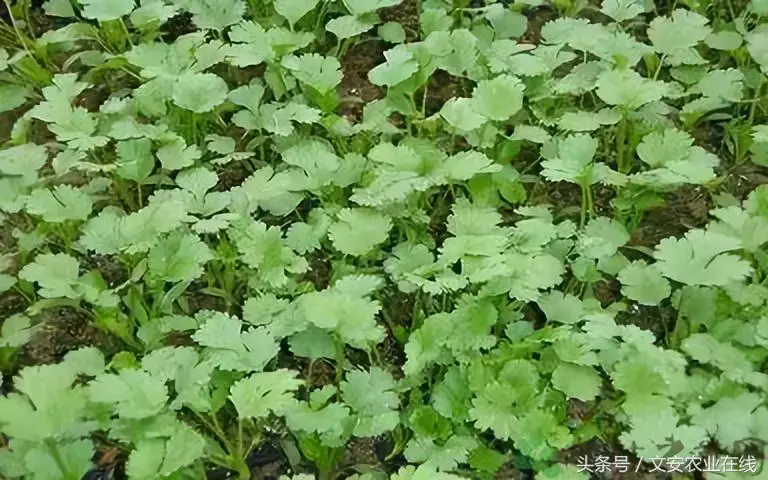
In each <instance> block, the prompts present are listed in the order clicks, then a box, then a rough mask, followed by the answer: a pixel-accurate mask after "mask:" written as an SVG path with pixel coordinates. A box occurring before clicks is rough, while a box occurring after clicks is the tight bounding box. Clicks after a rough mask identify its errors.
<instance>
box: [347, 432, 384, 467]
mask: <svg viewBox="0 0 768 480" xmlns="http://www.w3.org/2000/svg"><path fill="white" fill-rule="evenodd" d="M391 451H392V442H391V440H390V438H389V436H388V435H379V436H378V437H368V438H352V439H351V440H350V441H349V442H348V443H347V447H346V449H345V450H344V454H343V456H342V457H341V462H340V463H341V465H343V466H345V467H351V466H354V465H369V466H373V467H376V466H380V465H381V464H382V463H383V462H384V459H385V458H386V457H387V455H389V453H390V452H391Z"/></svg>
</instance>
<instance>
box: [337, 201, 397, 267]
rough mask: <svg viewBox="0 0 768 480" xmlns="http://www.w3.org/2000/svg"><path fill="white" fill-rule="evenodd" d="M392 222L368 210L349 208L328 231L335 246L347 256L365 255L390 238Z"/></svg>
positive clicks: (342, 212)
mask: <svg viewBox="0 0 768 480" xmlns="http://www.w3.org/2000/svg"><path fill="white" fill-rule="evenodd" d="M391 228H392V221H391V220H390V219H389V217H387V216H386V215H383V214H381V213H379V212H377V211H376V210H371V209H367V208H354V209H352V208H347V209H344V210H342V211H341V212H339V215H338V220H337V221H336V222H335V223H334V224H332V225H331V226H330V228H329V229H328V237H329V238H330V239H331V242H333V246H334V247H335V248H336V249H337V250H339V251H340V252H342V253H345V254H347V255H355V256H359V255H365V254H366V253H368V252H370V251H371V250H372V249H373V247H375V246H376V245H378V244H380V243H383V242H385V241H386V240H387V238H388V237H389V230H390V229H391Z"/></svg>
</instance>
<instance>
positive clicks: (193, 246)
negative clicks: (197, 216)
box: [148, 232, 213, 282]
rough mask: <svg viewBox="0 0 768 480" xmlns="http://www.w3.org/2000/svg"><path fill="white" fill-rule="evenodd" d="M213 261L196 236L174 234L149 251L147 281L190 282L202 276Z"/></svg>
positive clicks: (207, 249) (208, 250)
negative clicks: (209, 262) (207, 264)
mask: <svg viewBox="0 0 768 480" xmlns="http://www.w3.org/2000/svg"><path fill="white" fill-rule="evenodd" d="M212 259H213V254H212V253H211V250H210V249H209V248H208V246H207V245H206V244H205V243H203V242H202V241H201V240H200V239H199V238H198V237H197V236H196V235H191V234H184V233H182V232H174V233H173V234H171V235H170V236H168V237H167V238H165V239H163V240H161V241H160V242H159V243H158V244H157V245H155V246H153V247H152V248H151V249H150V251H149V257H148V261H149V262H148V266H149V279H150V280H151V281H154V282H183V281H191V280H194V279H195V278H197V277H199V276H200V275H202V274H203V271H204V266H205V264H206V263H207V262H208V261H210V260H212Z"/></svg>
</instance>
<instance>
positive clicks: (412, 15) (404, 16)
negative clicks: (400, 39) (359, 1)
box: [379, 0, 420, 42]
mask: <svg viewBox="0 0 768 480" xmlns="http://www.w3.org/2000/svg"><path fill="white" fill-rule="evenodd" d="M379 18H381V20H382V21H383V22H397V23H399V24H400V25H402V26H403V29H405V41H406V42H415V41H416V40H418V38H419V32H420V26H419V1H418V0H403V2H402V3H400V4H399V5H395V6H394V7H389V8H382V9H381V10H379Z"/></svg>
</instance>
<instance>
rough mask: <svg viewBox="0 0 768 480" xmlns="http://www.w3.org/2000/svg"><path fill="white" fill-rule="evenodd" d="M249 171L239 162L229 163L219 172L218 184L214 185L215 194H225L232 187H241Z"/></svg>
mask: <svg viewBox="0 0 768 480" xmlns="http://www.w3.org/2000/svg"><path fill="white" fill-rule="evenodd" d="M250 174H251V171H250V170H248V168H247V167H246V166H245V165H243V164H242V163H241V162H230V163H228V164H226V165H225V166H224V167H223V168H222V169H221V170H220V171H219V182H218V183H217V184H216V191H217V192H226V191H227V190H230V189H232V188H233V187H238V186H240V185H242V183H243V182H244V181H245V179H246V178H248V176H249V175H250Z"/></svg>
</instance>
